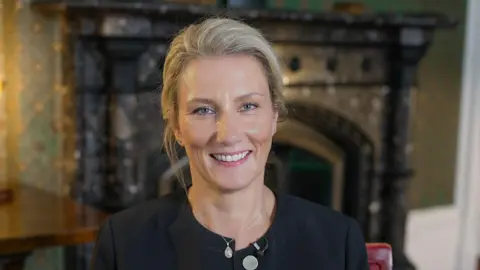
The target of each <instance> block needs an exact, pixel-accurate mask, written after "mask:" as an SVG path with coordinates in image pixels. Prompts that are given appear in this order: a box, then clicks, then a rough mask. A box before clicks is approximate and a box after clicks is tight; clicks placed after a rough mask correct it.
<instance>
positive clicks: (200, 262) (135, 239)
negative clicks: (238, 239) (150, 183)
mask: <svg viewBox="0 0 480 270" xmlns="http://www.w3.org/2000/svg"><path fill="white" fill-rule="evenodd" d="M276 197H277V207H276V213H275V218H274V221H273V223H272V226H271V227H270V229H269V230H268V231H267V233H266V234H265V236H264V237H262V238H261V239H259V242H258V246H260V248H261V249H263V248H265V246H266V244H267V242H268V248H267V250H265V252H264V255H263V256H260V255H259V254H258V253H256V252H255V251H256V249H255V247H254V246H253V245H251V246H249V247H247V248H245V249H242V250H239V251H236V252H235V253H234V256H233V258H231V259H227V258H226V257H225V255H224V250H225V247H226V243H225V241H224V239H223V238H222V237H221V236H219V235H217V234H215V233H213V232H211V231H208V230H207V229H206V228H204V227H203V226H202V225H200V224H199V223H198V222H197V221H196V219H195V218H194V216H193V213H192V212H191V208H190V207H189V204H188V201H187V198H186V195H185V192H178V193H174V194H171V195H168V196H166V197H163V198H159V199H157V200H154V201H152V202H148V203H145V204H143V205H140V206H136V207H133V208H131V209H128V210H125V211H123V212H120V213H117V214H115V215H113V216H112V217H111V218H109V219H108V221H107V222H106V223H105V224H104V225H103V226H102V228H101V229H100V232H99V235H98V239H97V243H96V247H95V251H94V255H93V258H92V270H227V269H239V270H244V269H245V268H244V266H242V261H243V259H244V258H245V257H246V256H248V255H254V256H255V257H256V258H258V268H256V270H283V269H285V270H303V269H312V270H316V269H325V270H343V269H345V270H368V269H369V267H368V260H367V254H366V247H365V242H364V238H363V236H362V233H361V231H360V229H359V226H358V224H357V222H355V221H354V220H353V219H351V218H349V217H346V216H344V215H342V214H340V213H338V212H335V211H333V210H330V209H328V208H326V207H323V206H320V205H318V204H314V203H311V202H308V201H306V200H303V199H300V198H297V197H293V196H290V195H283V194H276ZM230 246H231V247H232V248H234V246H235V244H234V242H232V243H231V244H230Z"/></svg>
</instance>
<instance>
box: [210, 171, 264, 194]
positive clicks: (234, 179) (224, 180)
mask: <svg viewBox="0 0 480 270" xmlns="http://www.w3.org/2000/svg"><path fill="white" fill-rule="evenodd" d="M211 181H212V184H213V185H214V186H215V187H216V188H217V189H218V190H220V191H222V192H226V193H232V192H236V191H240V190H244V189H246V188H248V187H249V186H251V185H252V183H253V182H254V181H255V180H254V178H253V176H251V175H244V174H242V173H239V174H238V175H235V176H232V175H224V176H221V175H218V174H217V175H216V176H214V177H212V178H211Z"/></svg>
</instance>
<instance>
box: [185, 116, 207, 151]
mask: <svg viewBox="0 0 480 270" xmlns="http://www.w3.org/2000/svg"><path fill="white" fill-rule="evenodd" d="M210 122H212V121H208V120H192V119H185V120H183V121H182V123H180V133H181V134H182V139H183V144H184V146H185V147H186V148H198V147H204V146H205V145H207V144H208V142H209V141H210V139H211V137H212V134H213V133H214V129H215V123H214V122H213V125H212V123H210ZM212 126H213V128H212Z"/></svg>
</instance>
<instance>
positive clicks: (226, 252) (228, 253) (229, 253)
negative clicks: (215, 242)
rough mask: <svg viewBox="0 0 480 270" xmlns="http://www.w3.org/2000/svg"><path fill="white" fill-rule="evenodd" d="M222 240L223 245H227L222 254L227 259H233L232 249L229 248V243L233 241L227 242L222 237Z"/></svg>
mask: <svg viewBox="0 0 480 270" xmlns="http://www.w3.org/2000/svg"><path fill="white" fill-rule="evenodd" d="M222 239H223V241H225V244H227V247H226V248H225V250H224V251H223V254H224V255H225V257H226V258H227V259H230V258H232V257H233V249H232V248H231V247H230V243H231V242H232V241H233V239H231V240H230V241H227V239H225V237H223V236H222Z"/></svg>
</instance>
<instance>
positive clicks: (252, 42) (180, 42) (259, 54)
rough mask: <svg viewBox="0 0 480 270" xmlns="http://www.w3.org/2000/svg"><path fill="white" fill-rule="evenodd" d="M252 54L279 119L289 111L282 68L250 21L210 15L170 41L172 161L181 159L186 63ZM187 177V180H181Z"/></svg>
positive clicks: (166, 88) (166, 101)
mask: <svg viewBox="0 0 480 270" xmlns="http://www.w3.org/2000/svg"><path fill="white" fill-rule="evenodd" d="M223 55H249V56H252V57H254V58H256V59H257V60H258V61H259V62H260V63H261V64H262V66H263V69H264V72H265V76H266V77H267V80H268V84H269V88H270V89H269V90H270V97H271V99H272V103H273V106H274V108H275V109H276V110H277V111H278V114H279V119H284V117H285V116H286V113H287V109H286V106H285V101H284V97H283V95H282V87H283V82H282V69H281V66H280V62H279V60H278V58H277V56H276V54H275V52H274V50H273V48H272V46H271V45H270V44H269V42H268V41H267V40H266V39H265V37H263V35H262V34H261V33H260V32H259V31H258V30H256V29H255V28H253V27H250V26H248V25H247V24H245V23H243V22H240V21H236V20H233V19H228V18H210V19H206V20H204V21H202V22H200V23H199V24H193V25H190V26H188V27H187V28H185V29H183V30H182V31H180V33H179V34H178V35H177V36H176V37H175V38H174V39H173V41H172V43H171V44H170V48H169V51H168V54H167V56H166V59H165V65H164V69H163V89H162V103H161V107H162V114H163V118H164V120H165V129H164V137H163V143H164V147H165V151H166V152H167V155H168V158H169V159H170V162H171V163H172V164H175V163H176V162H177V161H178V154H177V150H176V139H175V133H174V130H175V128H176V126H177V124H178V119H177V117H178V102H177V98H178V95H177V93H178V87H179V81H180V78H181V75H182V73H183V71H184V69H185V68H186V66H187V65H188V64H189V63H190V62H191V61H192V60H194V59H196V58H199V57H202V56H223ZM180 180H183V179H180Z"/></svg>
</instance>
